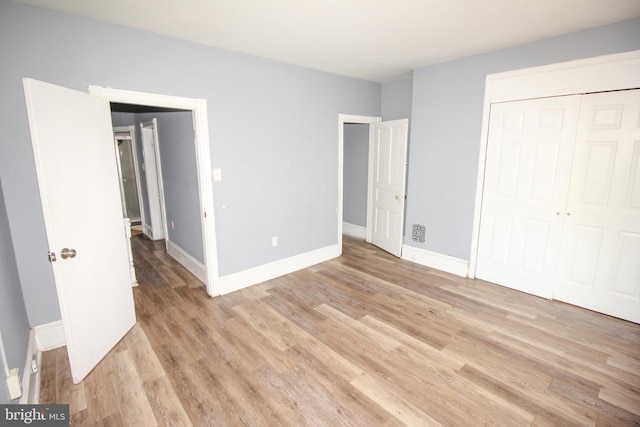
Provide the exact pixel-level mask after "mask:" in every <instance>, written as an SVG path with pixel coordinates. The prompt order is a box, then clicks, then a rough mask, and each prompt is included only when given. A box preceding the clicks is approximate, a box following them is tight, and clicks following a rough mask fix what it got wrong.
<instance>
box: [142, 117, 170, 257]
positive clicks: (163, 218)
mask: <svg viewBox="0 0 640 427" xmlns="http://www.w3.org/2000/svg"><path fill="white" fill-rule="evenodd" d="M145 129H149V130H151V135H152V138H153V143H152V144H151V147H153V153H145V151H146V150H145V136H144V130H145ZM140 138H141V139H142V141H141V142H142V152H143V157H144V155H145V154H147V155H148V156H150V155H152V156H153V160H154V161H155V164H154V167H153V169H154V170H153V171H151V172H152V173H149V172H150V170H149V168H148V165H149V161H148V159H146V158H145V159H146V161H145V178H146V182H147V202H148V203H149V213H150V215H149V216H150V217H151V218H149V219H150V220H151V221H150V222H151V224H150V225H151V233H150V234H151V236H149V237H150V238H151V240H160V239H165V245H166V247H167V248H168V245H169V228H168V227H167V211H166V208H165V202H164V181H163V179H162V160H161V156H160V140H159V139H158V119H156V118H155V117H154V118H153V119H151V120H149V121H147V122H142V123H140ZM150 179H155V181H156V186H155V189H157V193H158V194H155V191H154V194H151V191H150V190H151V189H152V188H153V187H152V186H150V185H149V180H150ZM156 198H157V200H158V205H159V206H158V207H157V208H158V209H160V224H154V223H153V215H151V210H152V209H153V208H152V206H151V205H152V204H155V199H156ZM147 226H148V224H146V223H145V222H143V223H142V230H143V232H144V233H145V234H147V231H148V230H147ZM158 229H160V230H158ZM158 231H160V233H158ZM147 235H148V234H147ZM159 235H160V236H162V237H158V236H159Z"/></svg>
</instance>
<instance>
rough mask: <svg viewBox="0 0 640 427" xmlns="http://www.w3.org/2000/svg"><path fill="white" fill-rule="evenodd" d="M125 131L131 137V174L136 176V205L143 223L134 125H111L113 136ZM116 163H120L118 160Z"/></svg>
mask: <svg viewBox="0 0 640 427" xmlns="http://www.w3.org/2000/svg"><path fill="white" fill-rule="evenodd" d="M126 132H128V133H129V136H130V138H131V152H132V154H133V174H134V175H135V177H136V189H137V190H138V206H139V210H140V221H141V223H142V224H144V220H145V218H144V209H143V205H142V203H143V202H142V185H141V184H140V166H139V164H138V163H139V162H138V148H137V147H136V127H135V126H134V125H130V126H114V127H113V133H114V138H115V134H116V133H126ZM115 139H117V138H115ZM118 164H120V161H118ZM120 173H122V172H120ZM120 179H121V180H122V177H120Z"/></svg>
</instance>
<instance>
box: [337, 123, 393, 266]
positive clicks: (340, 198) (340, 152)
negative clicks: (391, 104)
mask: <svg viewBox="0 0 640 427" xmlns="http://www.w3.org/2000/svg"><path fill="white" fill-rule="evenodd" d="M381 121H382V117H378V116H358V115H351V114H338V252H339V253H338V255H342V228H343V227H342V223H343V214H344V200H343V198H344V125H345V124H365V125H372V124H374V123H378V122H381ZM373 142H374V141H373V135H372V134H371V126H369V160H368V164H369V166H368V172H367V174H368V175H367V238H366V241H367V242H370V241H371V227H370V222H371V220H370V218H371V204H370V201H371V196H372V194H371V193H372V191H373V186H372V182H371V177H372V176H373Z"/></svg>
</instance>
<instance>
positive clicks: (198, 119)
mask: <svg viewBox="0 0 640 427" xmlns="http://www.w3.org/2000/svg"><path fill="white" fill-rule="evenodd" d="M89 93H91V94H92V95H96V96H99V97H102V98H104V99H106V100H108V101H109V102H110V103H111V107H112V110H114V109H124V108H126V109H127V110H126V112H129V113H139V112H140V111H141V110H144V111H146V113H149V114H152V115H154V114H157V115H159V114H160V113H170V112H176V113H177V112H182V113H184V114H188V115H189V120H190V124H189V127H190V129H191V131H192V132H193V140H191V141H190V143H191V144H193V145H192V146H193V147H194V150H195V162H194V163H195V164H194V166H195V167H194V168H193V169H192V170H195V176H196V178H195V183H194V185H191V186H189V188H190V189H192V190H193V191H195V192H196V195H195V196H194V197H192V198H194V199H195V200H197V205H198V206H196V210H197V215H198V219H197V220H195V222H198V223H199V224H200V230H199V233H200V235H201V236H202V244H201V246H202V247H201V251H202V257H201V258H202V259H201V261H202V262H197V261H199V260H197V259H195V258H194V257H192V256H189V255H190V254H189V253H187V252H186V251H182V250H181V247H180V246H179V245H174V246H171V247H168V248H167V251H168V252H169V253H170V255H172V256H173V257H174V258H175V259H176V260H178V262H180V264H182V265H183V266H185V268H187V269H188V270H189V271H190V272H192V273H193V274H194V275H195V276H196V277H198V278H199V279H200V280H201V281H202V282H204V283H205V284H206V288H207V293H208V294H209V295H210V296H215V295H219V294H220V291H219V290H218V289H217V287H218V282H219V281H218V276H219V274H218V263H217V261H218V257H217V248H216V239H215V215H214V208H213V205H214V204H213V177H212V171H211V154H210V146H209V129H208V113H207V102H206V100H204V99H193V98H182V97H176V96H169V95H160V94H151V93H144V92H134V91H127V90H120V89H112V88H105V87H100V86H89ZM125 106H126V107H125ZM147 121H148V120H147ZM136 131H138V129H136ZM138 154H140V153H138ZM168 157H171V156H168ZM163 166H164V165H163ZM140 181H141V182H144V180H143V179H141V180H140ZM143 193H144V188H143ZM174 226H175V227H176V228H177V227H179V226H180V223H179V222H175V221H174V222H173V223H172V221H171V220H168V221H167V228H168V229H169V230H171V228H172V227H174ZM192 237H193V236H192ZM191 240H193V239H191Z"/></svg>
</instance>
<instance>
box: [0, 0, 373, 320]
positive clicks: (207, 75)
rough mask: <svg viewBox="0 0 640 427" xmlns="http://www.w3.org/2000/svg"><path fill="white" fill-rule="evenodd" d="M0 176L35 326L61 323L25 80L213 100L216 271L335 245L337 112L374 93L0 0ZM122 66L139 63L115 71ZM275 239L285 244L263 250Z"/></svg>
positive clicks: (360, 106) (364, 109) (369, 102)
mask: <svg viewBox="0 0 640 427" xmlns="http://www.w3.org/2000/svg"><path fill="white" fill-rule="evenodd" d="M0 40H2V42H1V43H0V58H2V62H3V66H2V67H0V93H2V95H3V102H2V103H1V104H0V125H1V127H2V129H3V138H2V139H1V140H0V178H1V179H2V181H3V183H5V188H4V190H5V201H6V207H7V213H8V217H9V224H10V227H11V232H12V235H13V237H14V239H15V241H16V244H15V255H16V261H17V265H18V271H19V274H20V279H21V283H22V288H23V294H24V297H25V303H26V308H27V313H28V316H29V321H30V324H31V325H39V324H43V323H48V322H52V321H55V320H58V319H60V312H59V309H58V303H57V298H56V293H55V286H54V281H53V274H52V271H51V267H50V265H49V263H48V261H47V260H46V252H47V250H48V248H47V242H46V236H45V230H44V222H43V218H42V212H41V207H40V199H39V195H38V187H37V181H36V175H35V168H34V164H33V154H32V150H31V142H30V138H29V129H28V125H27V116H26V109H25V102H24V93H23V88H22V78H23V77H32V78H35V79H39V80H44V81H47V82H50V83H54V84H58V85H61V86H65V87H68V88H71V89H76V90H79V91H83V92H86V91H87V85H88V84H95V85H100V86H109V87H114V88H119V89H127V90H133V91H141V92H152V93H161V94H166V95H177V96H183V97H192V98H203V99H206V100H207V101H208V113H209V117H208V118H209V132H210V138H211V145H212V150H211V151H212V158H211V160H212V165H213V167H214V168H220V169H222V174H223V179H224V180H223V181H222V182H216V183H215V185H214V191H215V209H216V212H215V214H216V232H217V238H218V253H219V260H218V261H219V268H220V273H221V274H222V275H228V274H231V273H234V272H238V271H242V270H245V269H248V268H251V267H256V266H259V265H263V264H265V263H268V262H272V261H276V260H278V259H282V258H286V257H290V256H293V255H297V254H301V253H304V252H307V251H310V250H314V249H319V248H322V247H326V246H328V245H332V244H336V243H337V236H336V234H335V230H336V229H337V227H338V224H337V221H338V218H337V215H336V209H337V199H338V162H337V141H338V126H337V123H338V114H339V113H347V114H361V115H372V116H379V115H380V90H381V88H380V84H378V83H373V82H367V81H363V80H358V79H353V78H347V77H342V76H337V75H332V74H327V73H323V72H319V71H315V70H310V69H306V68H301V67H296V66H292V65H288V64H284V63H279V62H276V61H270V60H265V59H261V58H256V57H251V56H247V55H242V54H238V53H234V52H229V51H224V50H221V49H214V48H209V47H205V46H202V45H198V44H194V43H188V42H184V41H180V40H176V39H171V38H167V37H161V36H158V35H155V34H151V33H145V32H142V31H137V30H133V29H129V28H125V27H120V26H115V25H109V24H103V23H99V22H96V21H93V20H90V19H84V18H80V17H75V16H71V15H68V14H63V13H58V12H53V11H48V10H44V9H40V8H35V7H31V6H26V5H22V4H17V3H12V2H9V1H6V0H0ZM123 63H130V64H135V67H115V66H114V64H123ZM271 236H278V237H279V245H278V246H277V247H272V246H271Z"/></svg>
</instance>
